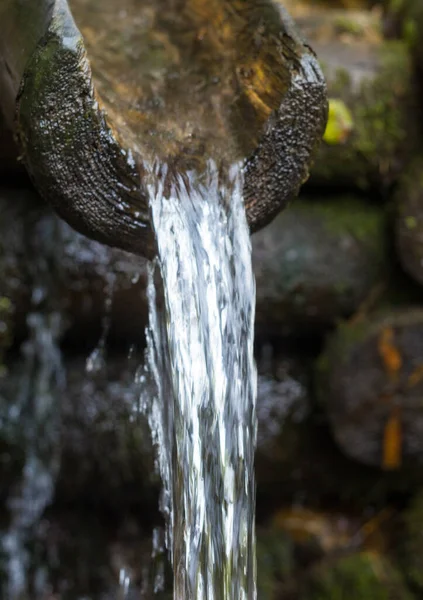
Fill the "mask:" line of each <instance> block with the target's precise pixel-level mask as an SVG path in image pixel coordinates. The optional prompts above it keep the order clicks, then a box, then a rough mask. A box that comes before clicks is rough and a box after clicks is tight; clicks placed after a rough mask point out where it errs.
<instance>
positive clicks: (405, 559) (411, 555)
mask: <svg viewBox="0 0 423 600" xmlns="http://www.w3.org/2000/svg"><path fill="white" fill-rule="evenodd" d="M402 522H403V534H402V539H401V540H400V542H399V545H398V558H399V562H400V565H401V566H402V570H403V573H404V576H405V577H406V579H407V581H409V583H410V585H412V586H413V588H416V589H417V590H419V591H420V593H422V592H423V569H422V561H423V492H422V491H421V492H420V493H418V494H417V495H416V496H415V497H414V499H413V500H412V501H411V503H410V505H409V507H408V509H407V510H406V511H405V512H404V514H403V516H402Z"/></svg>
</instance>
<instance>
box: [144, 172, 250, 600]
mask: <svg viewBox="0 0 423 600" xmlns="http://www.w3.org/2000/svg"><path fill="white" fill-rule="evenodd" d="M154 175H155V176H154V177H152V178H151V180H152V181H153V180H154V181H155V183H151V185H150V188H149V192H150V198H151V212H152V221H153V225H154V229H155V233H156V238H157V246H158V259H157V263H156V267H154V266H152V268H151V274H150V275H151V277H150V285H149V300H150V328H149V331H148V364H149V368H150V374H151V375H152V376H153V379H154V380H155V383H156V390H157V394H156V397H155V399H154V401H153V402H151V399H149V400H148V401H146V406H147V409H148V413H149V420H150V425H151V427H152V431H153V439H154V441H155V443H156V445H157V448H158V468H159V469H160V473H161V476H162V479H163V484H164V492H163V510H164V511H165V513H166V515H167V517H168V524H169V531H168V547H169V549H170V553H171V557H172V562H173V568H174V598H175V599H177V600H182V599H184V600H190V599H193V600H194V599H195V600H203V599H204V600H205V599H207V600H214V599H215V600H235V599H236V600H243V599H248V600H252V599H254V598H255V597H256V585H255V532H254V512H255V482H254V469H253V462H254V448H255V440H256V413H255V397H256V370H255V363H254V359H253V323H254V307H255V283H254V277H253V273H252V267H251V246H250V238H249V230H248V225H247V222H246V217H245V211H244V204H243V198H242V169H241V168H240V166H239V165H236V166H234V167H233V168H232V169H231V170H230V172H229V174H228V175H226V176H222V175H221V174H219V173H218V170H217V168H216V166H215V165H214V164H213V163H212V162H210V163H209V164H208V168H207V172H206V173H205V174H203V175H202V176H201V177H198V176H194V175H187V176H178V177H175V178H173V179H172V178H171V177H170V175H169V174H168V173H166V170H163V169H162V172H161V173H157V172H156V173H155V174H154ZM155 269H156V272H154V271H155ZM162 296H163V297H164V307H163V308H161V307H160V306H158V305H159V304H160V298H161V297H162Z"/></svg>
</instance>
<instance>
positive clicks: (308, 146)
mask: <svg viewBox="0 0 423 600" xmlns="http://www.w3.org/2000/svg"><path fill="white" fill-rule="evenodd" d="M134 6H135V7H134ZM71 11H72V12H71ZM0 18H1V20H2V24H3V25H2V27H3V31H4V35H3V36H2V38H1V40H0V86H1V87H0V90H1V95H0V110H1V111H2V112H3V114H4V115H5V118H6V120H7V122H8V126H9V127H13V129H14V131H15V133H16V137H17V140H18V144H19V147H20V151H21V153H22V156H23V160H24V162H25V165H26V167H27V169H28V171H29V173H30V175H31V177H32V179H33V181H34V184H35V186H36V187H37V189H38V190H39V191H40V193H41V194H42V195H43V196H44V198H45V199H46V200H48V201H49V202H50V203H51V204H52V205H53V206H54V208H55V209H56V211H57V212H58V213H59V214H60V216H61V217H63V218H64V219H65V220H66V221H67V222H68V223H69V224H70V225H72V226H73V227H74V228H75V229H77V230H79V231H81V232H82V233H84V234H86V235H87V236H90V237H92V238H94V239H96V240H99V241H101V242H103V243H105V244H109V245H112V246H117V247H120V248H123V249H125V250H128V251H131V252H135V253H137V254H141V255H145V256H152V255H153V254H154V240H153V235H152V231H151V227H150V223H149V210H148V200H147V194H146V191H145V186H144V183H143V177H144V173H145V168H144V167H145V165H146V164H153V163H156V162H159V163H166V164H167V165H169V166H170V167H171V171H173V172H177V173H184V172H188V171H194V172H199V173H201V171H202V170H203V169H204V167H205V164H206V162H207V160H209V159H212V160H214V161H215V162H217V163H218V164H219V165H230V164H233V162H239V161H243V162H244V165H245V167H244V171H245V184H244V197H245V203H246V209H247V217H248V221H249V224H250V227H251V230H252V231H254V230H256V229H259V228H260V227H263V226H264V225H265V224H266V223H268V222H269V221H270V220H271V219H272V218H273V217H274V216H275V215H276V214H277V213H278V212H279V211H280V210H281V209H283V208H284V207H285V206H286V204H287V202H288V201H289V200H290V199H291V198H292V197H293V196H294V195H295V194H296V193H297V191H298V189H299V187H300V185H301V184H302V183H303V182H304V180H305V179H306V178H307V174H308V167H309V165H310V161H311V157H312V154H313V152H314V150H315V149H316V147H317V145H318V143H319V141H320V139H321V137H322V134H323V131H324V127H325V123H326V111H327V106H326V88H325V83H324V79H323V76H322V74H321V71H320V68H319V66H318V63H317V60H316V58H315V56H314V55H313V53H312V51H311V50H310V49H309V47H308V46H307V45H305V44H304V42H303V41H302V40H301V39H300V38H299V36H298V35H297V33H296V32H295V29H294V26H293V24H292V21H291V20H290V18H289V16H288V15H287V13H286V12H285V10H284V9H283V8H282V7H281V6H280V4H278V3H277V2H273V1H271V0H260V1H259V2H257V1H256V0H247V1H245V0H243V1H241V0H232V1H229V0H207V1H205V0H143V1H142V2H141V1H140V2H138V3H133V2H130V1H129V0H119V1H118V0H93V1H91V2H86V1H85V0H69V2H67V1H66V0H38V1H37V2H33V1H32V0H3V2H2V6H1V7H0Z"/></svg>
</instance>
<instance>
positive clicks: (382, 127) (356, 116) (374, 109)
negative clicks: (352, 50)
mask: <svg viewBox="0 0 423 600" xmlns="http://www.w3.org/2000/svg"><path fill="white" fill-rule="evenodd" d="M377 63H378V66H377V72H376V74H375V75H374V76H372V77H369V76H367V77H365V78H364V79H362V81H361V83H360V85H359V88H358V89H357V83H356V82H354V81H353V79H352V75H351V74H350V73H349V72H348V71H347V70H346V69H339V70H338V71H337V72H336V75H335V77H333V75H332V76H331V72H330V70H329V69H327V68H325V66H324V65H323V70H324V71H325V73H326V74H327V76H328V90H329V95H330V97H331V98H332V99H333V100H336V101H337V102H338V103H339V102H342V103H343V104H344V105H345V108H346V110H347V111H349V113H350V114H351V121H352V123H353V124H354V128H353V129H352V130H351V132H350V134H349V135H348V136H345V140H344V143H343V144H338V145H336V147H333V146H332V145H330V144H328V143H324V144H323V146H322V149H321V151H320V155H319V157H318V159H317V161H316V164H315V167H314V170H313V171H312V177H313V176H314V177H315V178H316V179H320V180H322V181H324V182H328V181H329V182H330V183H332V184H335V183H338V184H339V183H342V182H348V183H353V184H354V185H356V186H357V187H359V188H362V189H365V188H368V187H371V186H373V185H381V184H382V185H384V186H386V185H389V184H391V183H392V182H393V181H394V180H395V179H396V177H397V176H398V175H399V173H400V171H401V168H402V166H403V164H404V163H405V161H406V160H407V157H408V156H409V155H410V154H411V151H412V150H414V147H415V145H416V143H417V142H416V138H417V136H413V132H414V131H415V129H416V123H414V122H413V109H414V108H415V100H414V86H413V69H412V60H411V57H410V54H409V51H408V48H407V45H406V44H405V43H403V42H401V41H389V42H385V43H383V44H382V45H381V46H380V48H379V49H378V53H377ZM416 118H417V117H416Z"/></svg>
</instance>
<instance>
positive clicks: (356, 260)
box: [253, 196, 389, 335]
mask: <svg viewBox="0 0 423 600" xmlns="http://www.w3.org/2000/svg"><path fill="white" fill-rule="evenodd" d="M387 246H388V244H387V231H386V221H385V214H384V212H383V210H382V209H380V208H378V207H376V206H371V205H369V203H367V202H366V201H363V200H360V199H358V198H355V197H354V196H337V197H336V198H327V199H326V198H300V199H299V201H297V202H296V203H295V204H293V205H292V206H291V207H290V208H289V209H288V210H287V211H285V213H283V214H281V215H279V217H278V218H277V219H276V220H275V221H274V222H273V223H272V224H271V225H269V226H268V227H267V228H266V229H265V230H263V231H261V232H259V233H257V234H256V235H255V236H253V267H254V272H255V276H256V281H257V309H256V329H257V332H258V333H259V334H260V333H265V334H270V335H281V334H286V333H298V332H300V331H303V332H304V331H306V332H310V331H311V330H315V331H318V330H322V329H324V328H325V327H328V326H331V325H333V324H334V323H336V322H337V321H338V320H339V319H341V318H343V317H347V316H349V315H351V314H352V313H354V312H355V310H356V309H357V307H358V306H359V305H360V304H361V303H362V302H363V300H365V299H366V298H367V296H368V295H369V294H370V293H371V291H372V289H373V288H374V287H375V286H376V285H378V284H379V283H380V282H381V281H383V280H384V279H385V277H386V274H387V271H388V269H387V267H388V261H389V250H388V247H387Z"/></svg>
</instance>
